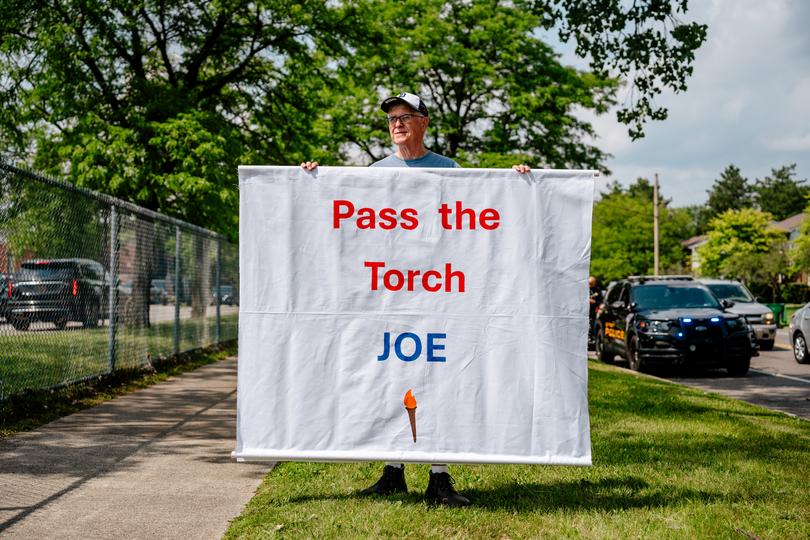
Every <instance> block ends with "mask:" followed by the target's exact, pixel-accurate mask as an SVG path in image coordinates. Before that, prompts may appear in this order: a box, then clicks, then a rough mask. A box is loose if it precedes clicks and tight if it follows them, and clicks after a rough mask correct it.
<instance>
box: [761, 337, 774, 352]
mask: <svg viewBox="0 0 810 540" xmlns="http://www.w3.org/2000/svg"><path fill="white" fill-rule="evenodd" d="M773 341H774V340H772V339H768V340H765V341H760V342H759V350H761V351H770V350H771V349H773Z"/></svg>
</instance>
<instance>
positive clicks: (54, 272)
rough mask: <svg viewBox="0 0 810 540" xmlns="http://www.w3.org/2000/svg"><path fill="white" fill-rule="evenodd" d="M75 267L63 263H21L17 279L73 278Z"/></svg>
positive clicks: (48, 279)
mask: <svg viewBox="0 0 810 540" xmlns="http://www.w3.org/2000/svg"><path fill="white" fill-rule="evenodd" d="M75 275H76V267H75V266H73V265H70V264H64V263H23V265H22V270H21V271H20V275H19V276H18V277H17V281H50V280H59V279H73V278H74V277H75Z"/></svg>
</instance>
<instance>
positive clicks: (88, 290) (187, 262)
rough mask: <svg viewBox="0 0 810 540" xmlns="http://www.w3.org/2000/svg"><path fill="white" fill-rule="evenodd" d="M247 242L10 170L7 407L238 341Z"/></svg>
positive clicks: (2, 294)
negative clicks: (34, 393) (242, 249)
mask: <svg viewBox="0 0 810 540" xmlns="http://www.w3.org/2000/svg"><path fill="white" fill-rule="evenodd" d="M238 263H239V254H238V248H237V246H236V245H234V244H231V243H229V242H227V241H226V240H225V239H224V237H222V236H221V235H218V234H216V233H213V232H211V231H208V230H206V229H202V228H200V227H197V226H194V225H191V224H188V223H185V222H182V221H179V220H177V219H173V218H169V217H167V216H164V215H161V214H157V213H155V212H151V211H149V210H145V209H142V208H139V207H137V206H135V205H132V204H130V203H126V202H124V201H120V200H117V199H114V198H112V197H109V196H106V195H102V194H99V193H95V192H92V191H89V190H85V189H81V188H77V187H75V186H73V185H70V184H66V183H63V182H59V181H57V180H53V179H51V178H47V177H44V176H42V175H39V174H36V173H33V172H30V171H27V170H23V169H19V168H16V167H13V166H10V165H7V164H4V163H2V162H0V401H3V400H5V399H7V398H8V397H10V396H12V395H14V394H17V393H20V392H22V391H24V390H28V389H47V388H53V387H57V386H63V385H66V384H70V383H75V382H79V381H83V380H87V379H90V378H93V377H98V376H99V375H105V374H110V373H112V372H113V371H115V370H119V369H138V368H145V367H149V366H150V364H151V362H153V361H155V360H157V359H159V358H161V357H168V356H171V355H174V354H178V353H180V352H183V351H188V350H192V349H197V348H200V347H205V346H208V345H212V344H215V343H220V342H224V341H229V340H234V339H236V337H237V320H238V313H239V293H238V290H237V287H238V284H239V264H238Z"/></svg>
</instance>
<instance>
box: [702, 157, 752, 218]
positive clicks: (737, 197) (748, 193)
mask: <svg viewBox="0 0 810 540" xmlns="http://www.w3.org/2000/svg"><path fill="white" fill-rule="evenodd" d="M708 193H709V200H708V201H707V203H706V206H707V207H708V215H707V218H708V219H711V218H713V217H716V216H719V215H720V214H722V213H723V212H725V211H727V210H740V209H741V208H751V207H752V206H753V205H754V197H753V188H752V186H751V185H750V184H749V183H748V179H747V178H743V176H742V174H740V169H739V168H737V167H735V166H734V165H729V166H728V167H726V168H725V170H724V171H723V172H721V173H720V178H718V179H717V180H715V181H714V184H713V185H712V188H711V189H710V190H709V192H708Z"/></svg>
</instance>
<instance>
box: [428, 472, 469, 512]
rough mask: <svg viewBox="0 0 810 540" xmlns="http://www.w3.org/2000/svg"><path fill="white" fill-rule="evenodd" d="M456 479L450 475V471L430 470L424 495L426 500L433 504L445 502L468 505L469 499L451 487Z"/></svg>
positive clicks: (453, 504)
mask: <svg viewBox="0 0 810 540" xmlns="http://www.w3.org/2000/svg"><path fill="white" fill-rule="evenodd" d="M455 483H456V481H455V480H453V477H452V476H450V473H446V472H440V473H434V472H433V471H431V472H430V481H429V482H428V487H427V491H426V492H425V497H427V500H428V502H430V503H435V504H446V505H447V506H469V505H470V500H469V499H468V498H467V497H465V496H463V495H459V493H458V491H456V490H455V489H454V488H453V484H455Z"/></svg>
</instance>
